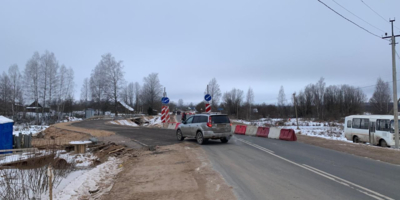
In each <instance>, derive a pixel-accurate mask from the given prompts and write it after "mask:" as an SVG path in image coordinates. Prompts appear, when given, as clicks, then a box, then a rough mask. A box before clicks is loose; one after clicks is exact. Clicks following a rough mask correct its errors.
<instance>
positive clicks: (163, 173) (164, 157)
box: [102, 142, 236, 200]
mask: <svg viewBox="0 0 400 200" xmlns="http://www.w3.org/2000/svg"><path fill="white" fill-rule="evenodd" d="M123 165H124V170H123V171H122V172H121V173H120V174H119V175H118V177H117V179H116V182H115V184H114V186H113V188H112V189H111V191H110V192H109V194H107V195H105V196H103V197H102V199H110V198H113V199H199V200H200V199H227V200H228V199H229V200H230V199H236V197H235V195H234V193H233V191H232V187H230V186H228V185H227V184H226V182H225V180H224V179H223V178H222V176H221V175H220V174H219V173H218V172H216V171H214V170H213V168H212V166H211V164H210V161H209V160H208V158H207V156H206V154H205V152H204V150H203V149H202V148H201V147H200V146H198V145H197V144H192V143H190V142H183V143H179V144H175V145H169V146H162V147H158V148H157V149H156V150H155V151H143V152H142V154H141V155H140V156H139V157H138V158H137V159H128V160H126V161H125V162H124V164H123Z"/></svg>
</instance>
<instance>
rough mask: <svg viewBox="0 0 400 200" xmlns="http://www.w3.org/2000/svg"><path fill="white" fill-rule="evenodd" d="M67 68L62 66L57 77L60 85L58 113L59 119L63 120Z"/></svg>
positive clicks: (58, 87)
mask: <svg viewBox="0 0 400 200" xmlns="http://www.w3.org/2000/svg"><path fill="white" fill-rule="evenodd" d="M67 72H68V70H67V68H66V67H65V65H61V68H60V71H59V73H58V75H57V79H58V85H57V113H58V119H59V120H60V119H61V116H62V109H63V101H64V99H65V96H66V95H65V91H66V85H67Z"/></svg>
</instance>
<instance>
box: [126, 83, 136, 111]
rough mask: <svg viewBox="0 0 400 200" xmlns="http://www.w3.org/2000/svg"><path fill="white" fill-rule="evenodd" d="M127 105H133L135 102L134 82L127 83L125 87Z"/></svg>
mask: <svg viewBox="0 0 400 200" xmlns="http://www.w3.org/2000/svg"><path fill="white" fill-rule="evenodd" d="M126 103H128V104H129V106H131V107H133V104H134V103H135V84H134V83H129V84H128V87H127V102H126Z"/></svg>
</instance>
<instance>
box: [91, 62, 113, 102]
mask: <svg viewBox="0 0 400 200" xmlns="http://www.w3.org/2000/svg"><path fill="white" fill-rule="evenodd" d="M106 71H107V68H106V67H105V66H104V65H100V63H99V64H98V65H97V66H96V67H95V68H94V69H93V70H92V73H91V75H90V93H91V94H92V100H93V101H94V102H95V103H96V104H97V108H98V109H99V108H101V102H102V101H105V100H108V94H107V90H108V89H109V85H110V84H109V81H107V76H106Z"/></svg>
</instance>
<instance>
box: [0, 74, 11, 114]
mask: <svg viewBox="0 0 400 200" xmlns="http://www.w3.org/2000/svg"><path fill="white" fill-rule="evenodd" d="M10 91H11V81H10V78H9V77H8V75H7V73H6V72H3V74H2V75H1V76H0V99H1V100H2V106H1V107H2V108H1V110H2V113H3V114H4V115H8V107H9V105H8V103H9V102H10V99H11V96H10Z"/></svg>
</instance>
